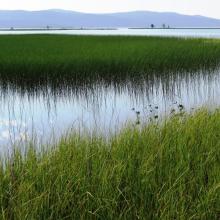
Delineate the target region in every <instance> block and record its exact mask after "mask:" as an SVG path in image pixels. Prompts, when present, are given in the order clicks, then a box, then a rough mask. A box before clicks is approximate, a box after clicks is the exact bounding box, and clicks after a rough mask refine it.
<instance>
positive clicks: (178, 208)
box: [0, 110, 220, 219]
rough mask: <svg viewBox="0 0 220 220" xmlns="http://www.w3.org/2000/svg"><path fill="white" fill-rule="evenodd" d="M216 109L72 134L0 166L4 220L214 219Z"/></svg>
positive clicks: (217, 211)
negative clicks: (107, 133)
mask: <svg viewBox="0 0 220 220" xmlns="http://www.w3.org/2000/svg"><path fill="white" fill-rule="evenodd" d="M219 134H220V110H216V111H215V112H212V113H209V112H208V111H206V110H200V111H198V112H196V113H194V114H182V113H181V115H178V114H176V115H174V116H173V117H172V118H171V119H168V120H166V121H165V122H164V123H162V124H158V123H156V122H151V123H150V124H149V125H146V126H145V127H143V128H142V129H138V128H137V127H129V128H127V129H125V130H124V131H123V132H122V133H121V134H119V135H117V136H116V137H113V138H112V139H111V140H110V141H106V140H104V139H103V138H100V137H98V136H90V137H89V136H86V135H85V136H80V135H72V136H71V137H68V138H66V139H63V140H62V141H61V142H60V144H59V145H58V146H57V147H56V148H54V149H53V150H49V151H48V152H44V153H43V152H42V153H40V154H38V153H36V152H35V150H34V147H32V148H30V150H29V151H28V153H27V154H26V155H25V156H24V157H22V156H21V155H20V154H19V153H16V154H15V155H14V156H13V157H12V158H11V159H9V160H8V161H7V162H6V165H3V162H2V165H1V170H0V206H1V211H0V215H1V217H2V218H3V219H219V216H220V139H219V137H220V136H219Z"/></svg>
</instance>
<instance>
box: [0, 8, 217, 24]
mask: <svg viewBox="0 0 220 220" xmlns="http://www.w3.org/2000/svg"><path fill="white" fill-rule="evenodd" d="M151 24H154V26H155V27H162V25H163V24H165V25H166V26H170V27H171V28H172V27H173V28H178V27H180V28H182V27H190V28H192V27H207V28H211V27H219V28H220V20H218V19H214V18H208V17H204V16H199V15H196V16H189V15H182V14H177V13H169V12H163V13H162V12H150V11H134V12H123V13H111V14H89V13H80V12H74V11H66V10H58V9H51V10H43V11H21V10H16V11H9V10H0V28H11V27H14V28H45V27H47V26H49V27H52V28H81V27H83V28H119V27H130V28H132V27H140V28H145V27H150V25H151Z"/></svg>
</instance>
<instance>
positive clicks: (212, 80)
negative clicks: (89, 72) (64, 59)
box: [0, 70, 220, 153]
mask: <svg viewBox="0 0 220 220" xmlns="http://www.w3.org/2000/svg"><path fill="white" fill-rule="evenodd" d="M178 105H183V106H184V108H185V110H187V111H193V108H198V107H202V106H208V107H209V108H212V107H215V106H219V105H220V70H216V71H215V72H211V73H210V72H208V71H207V72H206V71H202V72H199V73H196V74H175V75H173V76H170V77H166V78H160V77H155V78H151V79H146V80H144V79H143V80H142V79H141V80H140V81H132V80H128V81H127V82H124V84H117V83H108V84H105V83H102V82H97V83H95V82H94V83H92V84H91V85H86V86H85V87H81V88H80V90H77V89H74V87H71V88H68V89H66V90H65V89H62V90H60V88H59V89H57V91H56V88H53V90H52V89H51V88H50V87H49V86H48V87H47V88H44V89H41V88H39V89H38V90H37V91H33V92H30V91H27V92H25V90H20V89H19V88H16V87H13V85H10V86H8V87H5V86H4V87H3V86H1V87H0V143H1V144H0V146H1V148H0V152H4V153H7V152H8V151H9V150H10V148H8V147H6V146H9V145H13V144H14V143H16V144H19V143H20V144H23V143H25V142H28V141H29V140H35V141H37V142H40V143H48V142H50V143H51V142H54V141H57V140H58V139H59V138H60V137H61V136H62V135H64V134H66V133H67V131H71V130H72V129H73V130H78V131H82V132H85V131H86V132H97V133H98V134H102V135H107V136H108V135H109V134H115V133H117V132H118V131H119V130H120V129H121V128H122V127H123V126H124V125H126V124H127V123H129V124H131V125H132V126H141V125H142V124H144V123H146V122H148V121H149V120H150V119H151V120H152V119H153V120H159V121H160V120H161V119H162V118H163V116H164V115H170V112H171V110H173V109H175V110H176V111H179V109H178ZM137 112H140V115H139V113H137ZM155 116H156V117H157V116H159V118H158V119H154V118H155ZM137 121H140V125H137Z"/></svg>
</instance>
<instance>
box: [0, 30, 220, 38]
mask: <svg viewBox="0 0 220 220" xmlns="http://www.w3.org/2000/svg"><path fill="white" fill-rule="evenodd" d="M1 34H68V35H129V36H176V37H205V38H220V29H128V28H119V29H115V30H46V29H45V30H33V29H32V30H29V29H26V30H19V29H18V30H1V29H0V35H1Z"/></svg>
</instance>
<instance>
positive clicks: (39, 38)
mask: <svg viewBox="0 0 220 220" xmlns="http://www.w3.org/2000/svg"><path fill="white" fill-rule="evenodd" d="M0 48H1V50H0V78H1V80H2V81H3V82H4V81H6V80H7V81H12V82H18V83H24V82H26V83H27V84H28V83H29V84H31V83H36V82H45V80H47V79H48V80H50V81H51V80H54V81H56V82H59V81H62V80H63V79H65V80H66V81H69V80H70V81H74V80H82V81H86V80H89V81H90V80H92V79H97V77H99V78H101V79H105V80H108V79H111V80H112V79H113V80H124V79H126V78H128V77H137V78H138V77H140V75H147V76H148V75H152V74H159V75H160V76H162V75H164V76H166V75H167V73H170V72H173V73H177V72H178V73H179V72H184V71H188V72H195V71H197V70H200V69H203V68H206V69H208V68H209V69H215V68H217V67H219V63H220V40H217V39H215V40H214V39H213V40H212V39H183V38H162V37H134V36H63V35H18V36H0Z"/></svg>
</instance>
